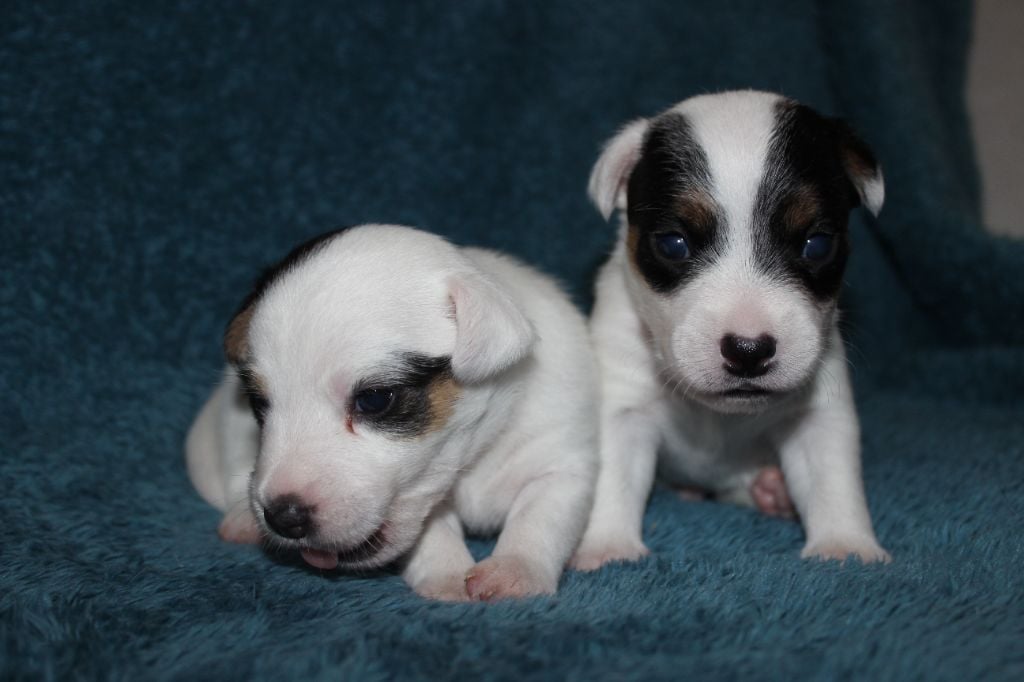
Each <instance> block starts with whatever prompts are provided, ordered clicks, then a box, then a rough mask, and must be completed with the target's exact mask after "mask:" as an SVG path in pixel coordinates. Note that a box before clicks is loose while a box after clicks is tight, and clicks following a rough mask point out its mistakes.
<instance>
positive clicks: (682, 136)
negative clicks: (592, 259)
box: [574, 91, 888, 569]
mask: <svg viewBox="0 0 1024 682" xmlns="http://www.w3.org/2000/svg"><path fill="white" fill-rule="evenodd" d="M883 194H884V191H883V184H882V172H881V170H880V169H879V166H878V164H877V163H876V161H875V158H874V156H873V155H872V153H871V151H870V150H869V149H868V148H867V146H865V144H864V143H863V142H861V141H860V140H859V139H858V138H857V137H856V136H855V135H854V134H853V132H852V131H851V130H850V128H848V127H847V126H846V125H845V124H843V123H842V122H841V121H838V120H835V119H829V118H824V117H822V116H820V115H818V114H817V113H815V112H814V111H812V110H811V109H808V108H807V107H805V106H802V105H800V104H798V103H796V102H794V101H792V100H788V99H785V98H783V97H780V96H778V95H774V94H769V93H764V92H753V91H743V92H727V93H722V94H716V95H706V96H700V97H694V98H692V99H688V100H686V101H684V102H682V103H680V104H678V105H677V106H675V107H673V108H672V109H669V110H668V111H666V112H664V113H662V114H660V115H659V116H656V117H654V118H652V119H644V120H639V121H634V122H633V123H631V124H629V125H628V126H626V127H625V128H624V129H623V130H622V131H621V132H620V133H619V134H618V136H616V137H615V138H614V139H612V140H611V141H610V142H609V144H608V145H607V147H606V148H605V150H604V153H603V154H602V155H601V157H600V159H599V160H598V161H597V164H596V165H595V167H594V170H593V174H592V175H591V178H590V196H591V198H592V199H593V201H594V203H595V204H596V205H597V207H598V208H599V209H600V211H601V213H602V214H603V215H604V216H605V218H608V217H610V215H611V214H612V212H613V211H614V210H615V209H616V208H619V209H623V210H624V212H625V215H624V217H625V219H624V221H623V225H622V228H621V230H620V233H619V240H618V243H617V245H616V248H615V251H614V253H613V255H612V257H611V259H610V260H609V262H608V263H607V264H606V265H605V266H604V268H603V270H602V271H601V273H600V276H599V279H598V282H597V300H596V304H595V308H594V312H593V317H592V321H591V331H592V336H593V339H594V344H595V351H596V353H597V356H598V363H599V365H600V368H601V378H602V387H601V390H602V402H603V405H602V410H601V413H602V429H601V438H602V443H601V467H602V469H601V474H600V477H599V480H598V486H597V493H596V498H595V502H594V510H593V514H592V516H591V520H590V524H589V526H588V529H587V532H586V534H585V536H584V540H583V542H582V544H581V546H580V548H579V551H578V553H577V554H576V556H575V559H574V564H575V566H577V567H578V568H582V569H593V568H597V567H598V566H600V565H602V564H604V563H606V562H609V561H614V560H633V559H637V558H638V557H640V556H642V555H644V554H646V553H647V548H646V547H645V546H644V544H643V541H642V540H641V533H640V528H641V521H642V516H643V512H644V507H645V504H646V500H647V497H648V494H649V492H650V489H651V485H652V483H653V479H654V476H655V470H656V468H657V469H658V471H659V473H660V474H661V475H662V476H663V477H664V478H665V479H666V480H667V481H668V482H669V483H671V484H674V485H676V486H682V487H686V488H689V489H693V488H698V489H701V490H706V491H710V492H712V493H714V494H715V495H716V496H717V497H719V498H720V499H725V500H728V501H731V502H735V503H739V504H744V505H756V506H757V507H759V508H760V509H761V510H763V511H765V512H767V513H770V514H776V515H782V516H790V515H793V512H794V511H795V512H797V513H798V514H799V516H800V518H801V519H802V520H803V524H804V529H805V532H806V536H807V542H806V545H805V547H804V549H803V553H802V556H804V557H820V558H837V559H843V558H845V557H847V556H849V555H853V556H856V557H859V558H860V559H861V560H862V561H865V562H869V561H886V560H888V555H887V554H886V553H885V551H884V550H883V549H882V548H881V547H880V546H879V544H878V542H877V540H876V539H875V534H874V531H873V530H872V527H871V518H870V516H869V514H868V509H867V505H866V503H865V499H864V491H863V484H862V481H861V471H860V445H859V427H858V422H857V414H856V412H855V409H854V403H853V395H852V393H851V387H850V380H849V376H848V375H847V369H846V356H845V353H844V350H843V342H842V339H841V338H840V335H839V331H838V328H837V325H836V300H837V297H838V295H839V289H840V284H841V282H842V277H843V269H844V266H845V264H846V258H847V254H848V253H849V244H848V241H849V238H848V235H847V217H848V214H849V211H850V210H851V209H852V208H853V207H854V206H856V205H858V204H863V205H864V206H865V207H867V209H868V210H870V211H871V212H872V213H874V214H877V213H878V211H879V210H880V209H881V207H882V200H883ZM659 453H661V455H662V456H661V457H660V458H659V457H658V454H659ZM780 463H781V472H780V471H779V468H778V466H779V464H780ZM783 473H784V474H785V477H784V478H783ZM787 486H788V491H787ZM790 495H791V496H792V503H795V507H796V509H795V510H793V507H792V503H791V502H790Z"/></svg>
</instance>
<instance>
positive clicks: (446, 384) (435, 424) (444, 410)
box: [424, 373, 460, 433]
mask: <svg viewBox="0 0 1024 682" xmlns="http://www.w3.org/2000/svg"><path fill="white" fill-rule="evenodd" d="M459 393H460V390H459V385H458V384H457V383H456V382H455V377H453V376H452V375H451V374H448V373H446V374H443V375H441V376H439V377H437V378H436V379H435V380H434V381H432V382H430V386H428V387H427V401H428V403H429V405H430V407H429V408H428V409H429V410H430V421H429V422H427V428H426V431H424V433H430V432H431V431H437V430H438V429H440V428H442V427H443V426H444V425H445V424H447V423H448V420H449V419H451V417H452V413H454V412H455V401H456V400H458V399H459Z"/></svg>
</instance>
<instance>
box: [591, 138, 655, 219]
mask: <svg viewBox="0 0 1024 682" xmlns="http://www.w3.org/2000/svg"><path fill="white" fill-rule="evenodd" d="M648 123H649V122H648V120H647V119H645V118H641V119H638V120H636V121H633V122H632V123H629V124H628V125H626V127H625V128H623V129H622V130H620V131H619V133H618V134H617V135H616V136H615V137H613V138H612V139H611V140H609V141H608V144H606V145H605V147H604V151H603V152H601V156H600V157H599V158H598V159H597V163H595V164H594V169H593V170H592V171H590V183H589V185H588V186H587V192H588V193H589V194H590V200H591V201H593V202H594V205H595V206H597V210H598V211H600V212H601V215H602V216H603V217H604V219H605V220H608V218H610V217H611V215H612V212H613V211H614V210H615V209H616V208H620V209H621V208H626V184H627V182H628V180H629V174H630V173H632V172H633V167H634V166H635V165H636V162H637V161H639V160H640V150H641V148H642V147H643V143H644V135H645V134H646V133H647V126H648Z"/></svg>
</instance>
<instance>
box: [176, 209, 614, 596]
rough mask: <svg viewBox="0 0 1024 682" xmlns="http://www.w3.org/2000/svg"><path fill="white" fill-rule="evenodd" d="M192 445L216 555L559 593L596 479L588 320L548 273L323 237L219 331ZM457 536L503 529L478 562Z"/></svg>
mask: <svg viewBox="0 0 1024 682" xmlns="http://www.w3.org/2000/svg"><path fill="white" fill-rule="evenodd" d="M224 346H225V351H226V355H227V358H228V361H229V363H230V366H229V368H228V370H227V372H226V374H225V377H224V380H223V381H222V383H221V384H220V386H219V387H218V388H217V389H216V391H215V392H214V394H213V396H212V397H211V398H210V400H209V401H208V402H207V404H206V406H205V407H204V408H203V409H202V411H201V412H200V414H199V416H198V417H197V419H196V422H195V424H194V425H193V427H192V430H191V432H190V434H189V436H188V442H187V444H186V451H187V460H188V468H189V474H190V476H191V478H192V481H193V483H194V485H195V486H196V488H197V489H198V490H199V492H200V493H201V494H202V496H203V497H204V498H205V499H206V500H208V501H209V502H210V503H211V504H213V505H215V506H217V507H219V508H220V509H223V510H225V511H226V515H225V517H224V520H223V522H222V524H221V527H220V533H221V536H222V537H223V538H225V539H227V540H232V541H240V542H257V541H258V540H259V539H260V538H261V536H266V537H268V538H269V539H271V540H272V541H273V544H275V545H279V546H283V547H289V548H295V549H298V550H299V551H300V552H301V554H302V556H303V557H304V559H305V560H306V561H307V562H308V563H309V564H311V565H313V566H315V567H318V568H322V569H333V568H335V567H337V566H341V567H343V568H347V569H364V568H370V567H376V566H382V565H385V564H388V563H391V562H394V561H395V560H401V566H402V571H403V572H402V575H403V577H404V578H405V580H406V582H407V583H408V584H409V585H410V586H411V587H412V588H413V589H414V590H415V591H416V592H418V593H419V594H421V595H423V596H425V597H428V598H432V599H442V600H468V599H474V600H491V599H501V598H507V597H522V596H527V595H535V594H551V593H553V592H555V589H556V587H557V585H558V579H559V576H560V575H561V573H562V570H563V568H564V566H565V564H566V563H567V561H568V560H569V558H570V556H571V555H572V552H573V550H574V549H575V548H576V545H577V543H578V542H579V539H580V537H581V536H582V534H583V530H584V528H585V527H586V521H587V515H588V513H589V511H590V506H591V502H592V497H593V486H594V483H595V479H596V475H597V443H596V434H597V417H598V413H597V398H596V395H597V394H596V386H597V380H596V376H597V374H596V366H595V363H594V361H593V358H592V355H591V351H590V345H589V338H588V335H587V329H586V324H585V321H584V320H583V318H582V316H581V315H580V314H579V312H577V310H576V309H575V308H574V307H573V305H572V303H571V302H570V301H569V300H568V298H567V297H566V295H565V294H564V293H563V292H562V291H561V290H559V288H558V287H557V286H556V285H555V284H554V283H553V282H552V281H551V280H549V279H548V278H547V277H544V276H543V275H541V274H539V273H537V272H536V271H534V270H531V269H529V268H527V267H526V266H524V265H521V264H520V263H517V262H515V261H513V260H511V259H509V258H505V257H502V256H500V255H498V254H495V253H491V252H488V251H483V250H478V249H469V248H467V249H459V248H456V247H454V246H452V245H451V244H449V243H448V242H446V241H445V240H443V239H441V238H440V237H437V236H434V235H430V234H427V233H424V232H420V231H417V230H413V229H410V228H405V227H397V226H383V225H372V226H362V227H357V228H351V229H348V230H345V231H341V232H336V233H332V234H328V235H325V236H323V237H320V238H318V239H316V240H314V241H312V242H310V243H308V244H306V245H304V246H302V247H300V248H298V249H296V250H295V251H293V252H292V253H291V254H290V255H289V256H288V257H287V258H285V260H284V261H283V262H282V263H280V264H279V265H278V266H276V267H275V268H273V269H272V270H271V271H269V272H268V273H267V274H266V275H265V276H264V277H263V278H262V279H261V280H260V281H259V283H258V284H257V286H256V289H255V291H253V292H252V293H251V294H250V295H249V297H248V298H247V299H246V300H245V302H244V304H243V305H242V308H241V310H240V311H239V312H238V314H237V315H236V316H235V317H234V319H233V320H232V321H231V323H230V324H229V325H228V328H227V332H226V334H225V338H224ZM463 526H465V527H467V528H468V529H469V530H471V531H473V532H478V533H493V532H496V531H497V530H498V529H500V528H502V527H503V530H502V532H501V535H500V537H499V538H498V541H497V546H496V547H495V549H494V552H493V554H492V555H491V556H490V557H489V558H488V559H486V560H484V561H481V562H480V563H478V564H477V563H475V562H474V560H473V558H472V557H471V556H470V554H469V551H468V550H467V548H466V545H465V543H464V541H463Z"/></svg>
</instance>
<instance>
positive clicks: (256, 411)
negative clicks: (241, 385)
mask: <svg viewBox="0 0 1024 682" xmlns="http://www.w3.org/2000/svg"><path fill="white" fill-rule="evenodd" d="M246 395H247V396H248V398H249V407H250V408H252V414H253V416H254V417H256V422H257V423H258V424H259V425H260V426H261V427H262V426H263V422H264V421H266V419H267V412H268V411H269V410H270V401H269V400H267V397H266V396H265V395H263V394H262V393H256V392H254V391H246Z"/></svg>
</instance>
